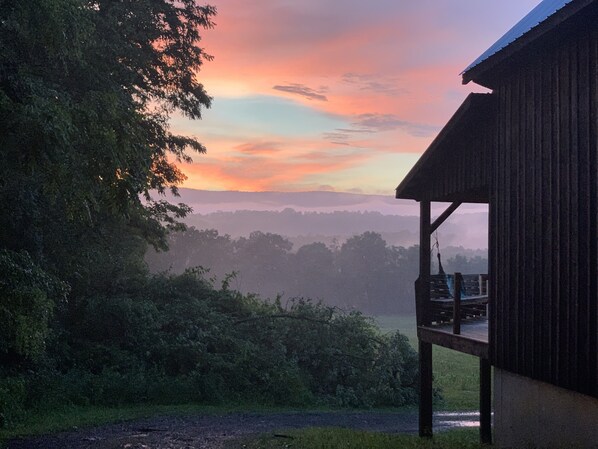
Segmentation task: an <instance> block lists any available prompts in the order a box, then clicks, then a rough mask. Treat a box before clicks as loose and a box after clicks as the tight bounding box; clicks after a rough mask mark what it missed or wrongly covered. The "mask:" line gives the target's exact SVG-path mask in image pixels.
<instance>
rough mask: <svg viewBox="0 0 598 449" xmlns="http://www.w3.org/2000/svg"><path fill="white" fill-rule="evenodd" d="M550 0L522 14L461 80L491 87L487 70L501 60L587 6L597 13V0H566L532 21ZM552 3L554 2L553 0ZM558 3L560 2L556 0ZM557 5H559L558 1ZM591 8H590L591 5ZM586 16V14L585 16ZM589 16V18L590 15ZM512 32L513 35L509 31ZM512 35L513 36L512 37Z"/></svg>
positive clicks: (491, 68)
mask: <svg viewBox="0 0 598 449" xmlns="http://www.w3.org/2000/svg"><path fill="white" fill-rule="evenodd" d="M547 2H549V0H545V1H544V2H542V3H541V4H540V5H538V6H537V7H536V8H534V9H533V10H532V11H531V12H530V13H529V14H528V15H527V16H526V17H524V18H523V19H522V20H521V21H520V22H519V23H518V24H517V25H515V26H514V27H513V28H512V29H511V30H509V32H507V34H505V35H504V36H503V37H501V38H500V39H499V40H498V41H497V42H496V43H495V44H494V45H493V46H491V47H490V48H489V49H488V50H487V51H486V52H484V54H482V56H480V57H479V58H478V59H477V60H476V61H474V62H473V63H472V64H471V65H470V66H469V67H467V68H466V69H465V70H464V71H463V73H462V76H463V84H467V83H469V82H470V81H473V82H475V83H476V84H479V85H481V86H484V87H487V88H490V89H492V88H494V87H495V86H494V82H493V81H492V77H491V76H489V73H490V72H491V71H492V70H493V69H494V68H496V66H498V65H500V64H501V63H503V62H504V61H506V60H508V59H509V58H511V57H512V56H514V55H515V54H517V53H518V52H520V51H521V50H522V49H524V48H526V47H528V46H530V45H531V44H532V43H534V42H535V41H537V40H539V39H540V38H543V37H545V36H546V35H548V34H550V32H551V31H553V30H554V29H555V28H557V27H559V26H560V25H562V24H564V23H565V22H567V21H569V19H571V18H573V17H574V16H577V17H582V18H583V17H584V14H585V11H587V9H586V8H588V7H590V6H592V5H594V9H593V12H592V14H594V15H595V13H596V9H597V8H596V5H597V4H598V1H597V0H573V1H570V2H568V3H566V4H565V5H564V6H562V7H561V8H560V9H557V10H556V11H555V12H554V13H553V14H551V15H549V16H548V17H546V18H544V19H543V21H541V22H540V23H537V24H536V25H533V16H534V15H535V14H538V10H539V12H540V13H541V12H542V11H541V8H542V6H543V4H544V3H547ZM553 3H555V2H553ZM556 3H559V2H556ZM557 6H558V5H557ZM590 9H591V8H590ZM585 19H587V18H585ZM590 20H591V19H590ZM526 23H528V24H529V23H531V24H532V25H531V26H532V28H531V29H528V28H525V29H527V31H524V32H523V34H520V35H519V36H517V35H518V34H519V33H517V32H516V31H517V27H521V26H522V24H526ZM513 31H515V33H514V37H513V36H511V37H509V35H510V34H511V33H513ZM511 39H513V40H511ZM503 40H504V46H503V45H501V41H503Z"/></svg>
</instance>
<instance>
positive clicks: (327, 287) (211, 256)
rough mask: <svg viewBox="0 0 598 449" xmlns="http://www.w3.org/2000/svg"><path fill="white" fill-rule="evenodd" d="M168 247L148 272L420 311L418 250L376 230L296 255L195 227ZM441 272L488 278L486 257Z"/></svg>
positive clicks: (282, 241) (451, 263)
mask: <svg viewBox="0 0 598 449" xmlns="http://www.w3.org/2000/svg"><path fill="white" fill-rule="evenodd" d="M168 246H169V248H170V249H169V251H168V252H160V251H153V250H150V251H148V253H147V254H146V261H147V263H148V266H149V268H150V270H151V271H153V272H166V271H171V272H173V273H182V272H184V271H185V270H186V269H188V268H191V267H196V266H198V267H203V268H204V269H206V270H207V272H208V276H211V277H213V278H214V279H215V280H222V279H229V282H230V283H231V285H232V286H233V287H234V288H236V289H238V290H239V291H242V292H244V293H257V294H259V295H261V296H263V297H265V298H276V297H277V296H281V298H282V300H283V301H284V300H285V299H289V298H297V297H303V298H312V299H315V300H321V301H323V302H324V303H325V304H327V305H330V306H334V307H338V308H340V309H342V310H347V311H350V310H359V311H361V312H364V313H367V314H375V315H384V314H397V313H414V312H415V300H414V287H413V286H414V282H415V279H416V278H417V276H418V270H419V247H418V246H411V247H407V248H405V247H401V246H394V245H389V244H388V243H387V242H386V241H385V240H384V239H383V238H382V236H381V235H380V234H379V233H376V232H371V231H367V232H364V233H362V234H359V235H355V236H353V237H350V238H348V239H347V240H346V241H345V242H343V243H342V244H340V243H336V244H332V245H326V244H324V243H321V242H315V243H311V244H308V245H303V246H301V247H299V248H298V249H297V250H296V251H293V245H292V243H291V242H290V241H289V240H288V239H287V238H285V237H283V236H281V235H278V234H273V233H268V232H261V231H255V232H252V233H251V234H250V235H249V236H248V237H239V238H236V239H234V238H231V237H230V236H229V235H226V234H225V235H221V234H219V232H218V231H217V230H214V229H206V230H198V229H195V228H193V227H192V228H189V229H188V230H186V231H184V232H178V233H173V234H171V235H170V236H169V238H168ZM443 267H444V268H445V270H447V272H454V271H460V272H463V273H485V272H487V259H485V258H482V257H480V256H474V257H467V256H465V255H460V254H457V255H455V256H454V257H452V258H449V259H448V260H446V261H444V262H443ZM231 274H232V275H233V276H232V278H230V277H229V275H231Z"/></svg>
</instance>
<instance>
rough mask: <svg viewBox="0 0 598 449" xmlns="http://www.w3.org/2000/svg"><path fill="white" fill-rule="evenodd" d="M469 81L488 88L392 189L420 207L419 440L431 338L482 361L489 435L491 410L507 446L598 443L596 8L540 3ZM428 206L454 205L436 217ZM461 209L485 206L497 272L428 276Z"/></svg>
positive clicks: (574, 2) (595, 1) (587, 3)
mask: <svg viewBox="0 0 598 449" xmlns="http://www.w3.org/2000/svg"><path fill="white" fill-rule="evenodd" d="M462 76H463V82H464V83H469V82H472V81H473V82H474V83H476V84H479V85H481V86H484V87H486V88H488V89H490V90H491V93H489V94H471V95H469V97H468V98H467V99H466V100H465V102H464V103H463V104H462V105H461V107H460V108H459V109H458V110H457V112H456V113H455V114H454V116H453V117H452V118H451V120H450V121H449V122H448V123H447V125H446V126H445V127H444V129H443V130H442V131H441V132H440V134H439V135H438V137H437V138H436V139H435V140H434V142H433V143H432V144H431V145H430V147H429V148H428V149H427V151H426V152H425V153H424V155H423V156H422V157H421V159H420V160H419V162H418V163H417V164H416V165H415V166H414V168H413V169H412V170H411V172H410V173H409V174H408V175H407V177H406V178H405V179H404V180H403V181H402V182H401V184H400V185H399V186H398V187H397V190H396V197H397V198H405V199H413V200H417V201H419V202H420V211H421V227H420V230H421V243H420V245H421V246H420V251H421V253H420V276H419V279H418V281H417V283H416V305H417V321H418V337H419V351H420V369H421V388H420V392H421V402H420V434H421V435H422V436H429V435H431V434H432V344H437V345H442V346H445V347H449V348H452V349H454V350H457V351H461V352H466V353H469V354H473V355H475V356H477V357H479V358H480V384H481V393H480V411H481V418H480V430H481V436H482V440H483V441H490V438H491V404H492V403H493V409H494V420H493V422H494V439H495V441H496V443H497V445H498V446H499V447H525V446H526V445H528V444H533V445H536V446H540V447H551V446H553V445H560V444H565V445H569V444H573V445H575V447H596V445H598V0H544V1H543V2H542V3H540V4H539V5H538V6H537V7H536V8H535V9H534V10H532V11H531V12H530V13H529V14H528V15H527V16H526V17H525V18H523V19H522V20H521V21H520V22H519V23H518V24H516V25H515V26H514V27H513V28H512V29H511V30H510V31H509V32H507V34H505V36H503V37H502V38H501V39H499V40H498V41H497V42H496V44H494V45H493V46H492V47H490V48H489V49H488V50H487V51H486V52H485V53H484V54H482V55H481V56H480V57H479V58H478V59H477V60H476V61H474V62H473V63H472V64H471V65H470V66H469V67H468V68H467V69H465V71H464V72H463V73H462ZM432 202H448V203H451V205H450V206H449V207H448V208H447V210H446V211H445V213H443V214H441V215H440V216H439V217H438V218H436V219H435V220H432V217H431V212H430V210H431V206H430V205H431V203H432ZM467 202H472V203H487V204H488V208H489V223H488V237H489V244H488V248H489V273H488V275H487V277H486V276H474V277H472V276H466V275H465V274H463V275H461V274H459V273H456V274H454V275H452V276H442V275H437V274H432V273H431V272H430V271H431V268H430V236H431V233H432V232H433V231H434V230H435V229H437V228H438V227H439V226H440V225H441V224H442V222H443V221H444V220H446V218H447V217H448V216H449V215H450V214H451V213H452V212H453V211H454V210H455V209H457V208H458V207H459V205H460V204H461V203H467ZM476 279H477V280H478V281H477V285H478V287H476ZM459 284H461V285H459ZM465 284H467V285H469V287H467V288H464V287H463V285H465ZM491 366H492V367H494V382H493V386H494V388H493V394H492V396H491V388H490V387H491V368H490V367H491ZM492 399H493V400H492Z"/></svg>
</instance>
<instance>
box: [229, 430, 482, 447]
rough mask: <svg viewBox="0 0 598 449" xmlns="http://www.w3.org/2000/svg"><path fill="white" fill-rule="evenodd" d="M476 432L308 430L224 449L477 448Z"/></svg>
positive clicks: (237, 442) (249, 440)
mask: <svg viewBox="0 0 598 449" xmlns="http://www.w3.org/2000/svg"><path fill="white" fill-rule="evenodd" d="M480 447H482V446H480V443H479V437H478V433H477V430H475V429H467V430H454V431H449V432H443V433H440V434H438V435H436V436H434V439H432V440H428V439H422V438H419V437H418V436H415V435H395V434H388V433H379V432H364V431H355V430H350V429H340V428H309V429H303V430H292V431H285V432H284V433H282V434H276V433H274V434H269V435H262V436H258V437H249V438H244V439H240V440H234V441H230V442H229V443H228V444H227V445H226V446H225V448H226V449H340V448H342V449H366V448H367V449H480Z"/></svg>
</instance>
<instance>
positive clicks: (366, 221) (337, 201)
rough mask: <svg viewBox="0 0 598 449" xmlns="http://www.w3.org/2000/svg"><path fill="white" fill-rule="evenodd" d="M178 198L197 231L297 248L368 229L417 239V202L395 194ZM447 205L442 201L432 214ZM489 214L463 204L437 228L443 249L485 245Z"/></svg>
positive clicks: (396, 239)
mask: <svg viewBox="0 0 598 449" xmlns="http://www.w3.org/2000/svg"><path fill="white" fill-rule="evenodd" d="M180 195H181V196H180V197H172V196H168V197H167V198H168V199H169V200H171V201H178V202H184V203H186V204H188V205H189V206H191V207H192V208H193V211H194V213H193V214H191V215H189V216H188V217H187V219H186V220H185V221H186V223H187V224H188V225H190V226H194V227H196V228H197V229H216V230H218V232H220V233H221V234H229V235H230V236H231V237H242V236H248V235H249V234H250V233H251V232H253V231H261V232H271V233H274V234H279V235H283V236H285V237H286V238H288V239H289V240H290V241H291V242H292V243H293V244H294V246H295V247H296V248H298V247H300V246H302V245H306V244H309V243H314V242H323V243H326V244H327V245H331V244H334V241H335V239H336V241H338V242H339V243H342V242H343V241H345V240H346V239H347V238H349V237H351V236H353V235H357V234H361V233H363V232H367V231H373V232H377V233H379V234H381V235H382V236H383V238H384V239H385V240H386V241H387V242H388V243H389V244H391V245H396V246H411V245H413V244H416V243H418V241H419V218H418V215H419V205H418V203H416V202H415V201H406V200H396V199H394V198H393V197H392V195H391V194H389V195H388V196H383V195H364V194H354V193H339V192H213V191H205V190H193V189H181V190H180ZM445 207H446V205H443V204H438V205H436V208H434V209H433V212H432V215H433V216H437V215H439V214H440V213H441V212H442V211H443V210H444V208H445ZM487 227H488V214H487V209H486V207H485V206H481V205H476V204H469V205H462V206H461V207H460V208H459V209H458V210H457V211H456V212H455V213H454V214H453V215H452V216H451V218H450V219H449V220H447V221H446V222H445V223H444V224H443V225H442V226H441V227H440V228H439V230H438V239H439V241H440V245H441V247H444V248H446V247H449V246H455V247H460V246H462V247H464V248H468V249H478V248H480V249H485V248H487V247H488V242H487Z"/></svg>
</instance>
